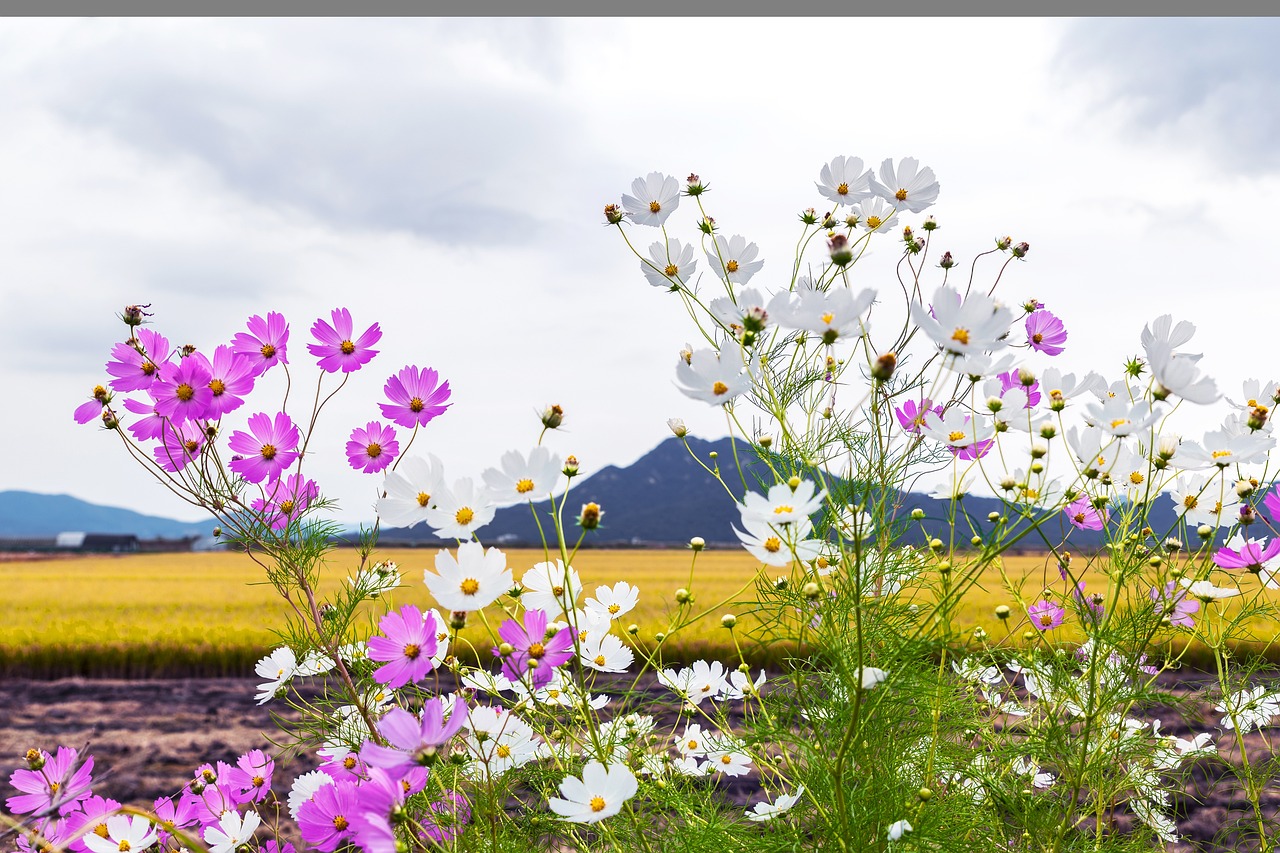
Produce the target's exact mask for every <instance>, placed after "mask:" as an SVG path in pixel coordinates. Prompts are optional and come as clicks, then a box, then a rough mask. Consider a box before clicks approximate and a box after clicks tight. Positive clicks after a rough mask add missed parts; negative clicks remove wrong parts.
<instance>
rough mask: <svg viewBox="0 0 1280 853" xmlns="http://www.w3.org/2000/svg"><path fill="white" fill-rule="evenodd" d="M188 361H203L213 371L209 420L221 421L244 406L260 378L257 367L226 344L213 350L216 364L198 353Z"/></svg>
mask: <svg viewBox="0 0 1280 853" xmlns="http://www.w3.org/2000/svg"><path fill="white" fill-rule="evenodd" d="M187 358H189V359H190V358H198V359H200V361H201V362H202V363H203V364H204V366H205V367H206V368H207V369H208V371H209V391H210V393H211V394H212V395H213V396H212V398H211V399H210V401H209V411H208V413H207V414H206V415H205V417H207V418H209V419H210V420H217V419H218V418H220V417H222V416H223V415H225V414H227V413H229V412H234V411H235V410H236V409H238V408H240V407H241V406H242V405H244V397H245V395H247V394H248V393H249V392H250V391H252V390H253V380H254V378H255V376H256V374H255V373H254V372H253V370H254V366H255V364H254V362H253V361H251V360H250V359H249V357H248V356H243V355H237V354H236V353H235V352H234V351H233V350H232V349H231V347H229V346H225V345H224V346H220V347H218V348H217V349H215V350H214V351H213V361H212V362H210V361H208V360H207V359H206V358H205V357H204V356H203V355H201V354H200V353H198V352H197V353H193V354H192V355H189V356H187Z"/></svg>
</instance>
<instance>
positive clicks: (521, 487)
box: [516, 477, 533, 495]
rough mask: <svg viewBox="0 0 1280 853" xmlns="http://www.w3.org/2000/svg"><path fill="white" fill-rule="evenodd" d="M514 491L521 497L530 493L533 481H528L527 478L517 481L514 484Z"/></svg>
mask: <svg viewBox="0 0 1280 853" xmlns="http://www.w3.org/2000/svg"><path fill="white" fill-rule="evenodd" d="M516 491H517V492H519V493H520V494H522V495H524V494H528V493H529V492H532V491H533V480H530V479H529V478H528V477H525V478H524V479H523V480H518V481H517V482H516Z"/></svg>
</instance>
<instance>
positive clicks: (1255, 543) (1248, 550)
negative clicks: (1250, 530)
mask: <svg viewBox="0 0 1280 853" xmlns="http://www.w3.org/2000/svg"><path fill="white" fill-rule="evenodd" d="M1266 542H1267V540H1266V539H1265V538H1264V539H1261V540H1259V539H1245V538H1244V537H1243V536H1241V535H1240V534H1236V535H1235V536H1234V537H1232V539H1231V541H1230V542H1228V543H1227V544H1226V545H1224V546H1223V547H1221V548H1219V549H1218V551H1217V553H1215V554H1214V555H1213V562H1214V563H1215V564H1216V565H1217V566H1218V567H1219V568H1223V569H1247V570H1248V571H1251V572H1253V573H1254V574H1259V573H1261V572H1262V571H1263V570H1264V569H1266V570H1267V574H1268V575H1271V574H1273V572H1272V571H1271V570H1270V567H1269V566H1268V565H1267V564H1268V563H1269V562H1271V561H1272V560H1273V559H1275V557H1276V556H1277V555H1280V539H1277V538H1273V539H1272V540H1271V542H1270V544H1264V543H1266Z"/></svg>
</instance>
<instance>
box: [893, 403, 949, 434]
mask: <svg viewBox="0 0 1280 853" xmlns="http://www.w3.org/2000/svg"><path fill="white" fill-rule="evenodd" d="M931 406H932V409H930V407H931ZM929 411H933V412H934V413H936V414H937V415H938V417H942V406H934V405H933V401H932V400H930V399H929V398H928V397H925V398H924V399H923V400H921V401H920V402H919V403H917V402H916V401H915V400H908V401H907V402H905V403H903V404H902V405H901V406H899V407H898V408H897V409H895V410H894V412H893V413H894V414H895V415H897V416H898V423H900V424H901V425H902V428H903V429H904V430H906V431H907V432H913V433H915V434H916V435H919V434H920V427H922V426H924V416H925V413H926V412H929Z"/></svg>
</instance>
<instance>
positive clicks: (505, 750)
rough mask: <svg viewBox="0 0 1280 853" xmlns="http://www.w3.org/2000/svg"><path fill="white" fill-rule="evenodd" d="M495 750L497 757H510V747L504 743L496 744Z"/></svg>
mask: <svg viewBox="0 0 1280 853" xmlns="http://www.w3.org/2000/svg"><path fill="white" fill-rule="evenodd" d="M495 751H496V752H497V754H498V757H499V758H510V757H511V747H509V746H507V745H506V744H505V743H500V744H498V748H497V750H495Z"/></svg>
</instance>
